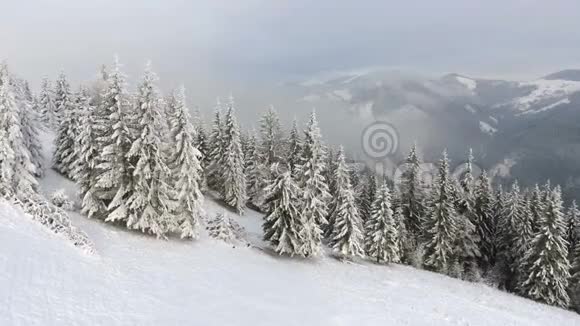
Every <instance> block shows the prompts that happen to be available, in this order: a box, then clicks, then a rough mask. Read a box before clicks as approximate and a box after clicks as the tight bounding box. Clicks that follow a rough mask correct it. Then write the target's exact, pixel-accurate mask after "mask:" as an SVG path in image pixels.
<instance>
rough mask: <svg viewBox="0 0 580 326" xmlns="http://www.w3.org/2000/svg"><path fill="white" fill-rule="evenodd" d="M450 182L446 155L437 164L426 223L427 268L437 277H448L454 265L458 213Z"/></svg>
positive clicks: (444, 153) (425, 262)
mask: <svg viewBox="0 0 580 326" xmlns="http://www.w3.org/2000/svg"><path fill="white" fill-rule="evenodd" d="M452 182H453V180H452V179H451V176H450V175H449V159H448V158H447V152H446V151H444V152H443V157H442V158H441V160H440V161H439V172H438V176H437V180H436V182H435V184H434V185H433V194H432V195H431V201H430V203H429V207H428V214H427V218H426V221H425V229H424V230H425V232H424V234H425V240H426V242H425V261H424V265H425V267H426V268H428V269H430V270H433V271H437V272H440V273H449V272H450V268H451V265H452V263H453V261H452V260H453V258H454V257H453V256H454V254H455V248H456V242H457V237H458V234H457V233H458V231H459V227H460V226H459V222H458V216H457V211H456V210H455V205H454V202H453V184H452Z"/></svg>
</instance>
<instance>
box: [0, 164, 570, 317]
mask: <svg viewBox="0 0 580 326" xmlns="http://www.w3.org/2000/svg"><path fill="white" fill-rule="evenodd" d="M43 182H44V184H43V189H44V190H45V191H51V190H53V189H57V188H60V187H64V188H66V189H67V192H68V193H69V194H70V195H73V193H74V191H75V190H74V187H73V185H72V183H70V182H69V181H67V180H64V179H63V178H61V177H59V176H57V175H56V174H54V172H52V171H49V173H48V176H47V178H45V179H44V181H43ZM205 208H206V210H207V212H208V214H210V215H213V214H214V213H215V212H216V211H222V208H221V207H220V206H219V205H218V204H216V203H215V202H214V201H211V200H208V201H207V202H206V205H205ZM71 218H72V219H73V222H74V223H75V224H76V225H77V226H79V227H80V228H81V229H83V230H84V231H86V232H87V233H88V234H89V236H90V238H91V239H92V240H93V241H94V242H95V245H96V249H97V251H98V253H97V254H95V255H92V256H91V255H86V254H84V253H82V252H81V251H79V250H77V249H76V248H74V247H73V246H71V245H70V244H68V243H66V242H65V241H64V240H62V239H61V238H58V237H56V236H54V235H53V234H51V233H49V232H47V231H46V230H44V229H43V228H42V227H41V226H40V225H38V224H36V223H34V222H32V221H31V220H30V218H29V217H28V216H24V215H22V214H21V213H19V212H18V211H17V210H15V209H13V208H12V207H10V206H8V205H7V204H5V203H3V204H1V206H0V289H2V291H1V292H0V293H1V294H0V325H57V324H58V325H97V324H100V325H160V324H163V325H184V324H199V325H352V324H354V323H356V324H358V325H426V324H433V325H546V324H554V325H575V324H580V318H579V317H578V315H576V314H574V313H572V312H568V311H565V310H560V309H557V308H552V307H549V306H545V305H541V304H538V303H534V302H532V301H529V300H526V299H522V298H519V297H516V296H513V295H510V294H506V293H503V292H500V291H497V290H494V289H491V288H489V287H487V286H485V285H482V284H471V283H467V282H462V281H457V280H454V279H451V278H448V277H445V276H441V275H438V274H434V273H429V272H425V271H418V270H415V269H413V268H410V267H404V266H401V265H391V266H386V267H385V266H377V265H374V264H371V263H366V262H360V263H344V262H339V261H337V260H335V259H333V258H331V257H328V256H325V257H323V258H320V259H318V260H314V261H305V260H300V259H289V258H284V257H278V256H274V255H272V254H270V253H268V252H267V251H263V250H259V249H257V248H253V247H244V246H236V247H232V246H231V245H228V244H225V243H221V242H217V241H216V240H213V239H209V238H208V237H207V236H206V235H202V238H201V239H200V240H198V241H194V242H191V241H179V240H175V239H172V240H170V241H159V240H156V239H154V238H153V237H150V236H145V235H142V234H140V233H137V232H130V231H127V230H125V229H120V228H116V227H114V226H111V225H108V224H104V223H102V222H100V221H95V220H88V219H86V218H84V217H82V216H79V215H76V214H72V216H71ZM235 218H236V219H237V220H238V221H239V222H240V223H241V224H243V225H244V227H245V228H246V229H247V233H248V241H249V242H250V243H251V244H252V246H256V247H261V246H262V242H261V240H260V237H261V229H260V223H261V216H260V215H259V214H257V213H255V212H252V211H250V212H248V214H247V215H246V216H242V217H237V216H236V217H235Z"/></svg>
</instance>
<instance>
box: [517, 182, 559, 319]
mask: <svg viewBox="0 0 580 326" xmlns="http://www.w3.org/2000/svg"><path fill="white" fill-rule="evenodd" d="M538 228H539V232H538V233H537V234H535V236H534V239H533V240H532V241H531V244H530V247H529V250H528V252H527V253H526V256H525V259H524V261H525V264H524V265H523V267H524V268H525V269H526V270H527V272H526V274H527V276H528V277H527V279H526V280H525V281H524V282H523V284H522V286H521V287H522V290H523V291H524V294H525V295H526V296H527V297H529V298H531V299H534V300H537V301H541V302H544V303H547V304H550V305H554V306H558V307H562V308H566V307H568V305H569V301H570V298H569V296H568V293H567V290H568V279H569V277H570V271H569V270H570V264H569V262H568V248H567V243H566V239H565V237H566V223H565V221H564V214H563V213H562V200H561V194H560V189H559V187H556V188H555V189H553V190H552V193H551V195H550V196H549V197H548V201H547V205H546V212H545V214H544V215H543V216H542V217H541V218H540V220H539V221H538Z"/></svg>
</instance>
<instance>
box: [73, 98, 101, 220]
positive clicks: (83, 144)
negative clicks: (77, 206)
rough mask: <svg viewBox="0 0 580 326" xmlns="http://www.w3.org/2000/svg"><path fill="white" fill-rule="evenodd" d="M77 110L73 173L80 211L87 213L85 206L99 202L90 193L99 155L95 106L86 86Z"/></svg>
mask: <svg viewBox="0 0 580 326" xmlns="http://www.w3.org/2000/svg"><path fill="white" fill-rule="evenodd" d="M77 105H78V107H77V110H78V114H79V125H80V126H82V128H80V131H81V132H80V134H79V138H78V139H77V140H76V141H77V144H78V145H77V146H75V149H76V150H77V154H76V157H77V158H78V161H77V164H76V165H75V170H74V175H75V179H76V181H77V183H78V184H79V188H80V198H81V206H82V209H81V210H82V212H83V213H84V214H88V211H86V210H84V209H85V208H90V207H94V206H98V205H99V203H98V201H97V199H96V198H95V196H94V194H93V193H91V187H92V186H93V185H94V183H95V179H96V177H97V173H96V164H97V157H98V155H99V148H98V146H97V139H96V132H95V128H96V126H95V121H96V119H95V116H94V115H95V107H94V106H93V105H92V104H91V98H90V96H89V94H88V90H87V89H86V88H84V89H82V90H81V92H80V94H79V95H78V98H77Z"/></svg>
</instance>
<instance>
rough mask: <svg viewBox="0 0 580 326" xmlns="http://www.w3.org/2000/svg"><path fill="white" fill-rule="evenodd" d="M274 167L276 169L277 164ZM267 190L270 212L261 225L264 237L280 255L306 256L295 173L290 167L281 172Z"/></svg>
mask: <svg viewBox="0 0 580 326" xmlns="http://www.w3.org/2000/svg"><path fill="white" fill-rule="evenodd" d="M272 168H274V169H277V168H278V167H277V164H274V165H273V167H272ZM265 192H266V202H265V204H266V207H268V213H267V215H266V216H265V218H264V223H263V224H262V229H263V230H264V240H265V241H268V242H269V243H270V245H271V246H272V248H273V249H274V251H276V252H277V253H278V254H280V255H281V254H287V255H290V256H294V255H303V251H302V250H301V248H302V243H303V239H302V238H301V236H300V230H301V229H302V228H303V226H302V223H303V219H301V218H300V206H301V196H300V189H299V188H298V185H297V184H296V182H295V181H294V179H293V177H292V172H291V171H290V170H288V171H286V172H284V173H280V174H278V177H277V178H276V179H275V180H274V182H273V183H271V184H269V185H268V186H267V187H266V189H265Z"/></svg>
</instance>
